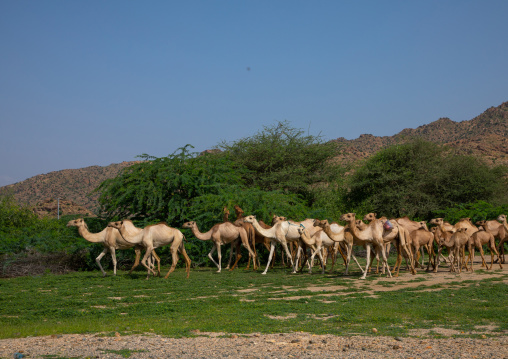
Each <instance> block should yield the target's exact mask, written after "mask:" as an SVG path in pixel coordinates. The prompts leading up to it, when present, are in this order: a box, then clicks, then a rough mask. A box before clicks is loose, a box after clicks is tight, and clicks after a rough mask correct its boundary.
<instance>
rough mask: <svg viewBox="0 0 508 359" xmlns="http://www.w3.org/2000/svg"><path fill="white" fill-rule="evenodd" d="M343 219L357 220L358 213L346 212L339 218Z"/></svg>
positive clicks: (348, 220)
mask: <svg viewBox="0 0 508 359" xmlns="http://www.w3.org/2000/svg"><path fill="white" fill-rule="evenodd" d="M339 219H340V220H341V221H345V222H348V223H351V222H354V221H356V213H345V214H343V215H342V216H340V218H339Z"/></svg>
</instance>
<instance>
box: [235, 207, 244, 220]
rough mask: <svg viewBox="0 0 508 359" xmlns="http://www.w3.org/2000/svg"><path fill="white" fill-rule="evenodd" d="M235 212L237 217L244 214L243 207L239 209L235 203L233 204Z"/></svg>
mask: <svg viewBox="0 0 508 359" xmlns="http://www.w3.org/2000/svg"><path fill="white" fill-rule="evenodd" d="M235 213H236V216H237V217H241V216H243V214H244V212H243V209H241V208H240V206H238V205H237V204H236V205H235Z"/></svg>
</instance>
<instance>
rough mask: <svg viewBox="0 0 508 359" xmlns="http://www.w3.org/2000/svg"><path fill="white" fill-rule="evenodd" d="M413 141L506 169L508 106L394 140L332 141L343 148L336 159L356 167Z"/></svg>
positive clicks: (365, 136) (440, 123)
mask: <svg viewBox="0 0 508 359" xmlns="http://www.w3.org/2000/svg"><path fill="white" fill-rule="evenodd" d="M415 138H422V139H424V140H426V141H431V142H435V143H437V144H441V145H447V146H449V147H451V148H453V149H454V150H455V151H457V153H460V154H467V155H476V156H480V157H483V158H484V159H485V160H486V161H487V162H488V163H490V164H493V165H498V164H504V165H508V102H504V103H502V104H501V105H500V106H498V107H491V108H489V109H488V110H486V111H485V112H484V113H482V114H481V115H479V116H477V117H475V118H473V119H472V120H469V121H462V122H454V121H452V120H450V119H449V118H440V119H439V120H437V121H434V122H432V123H429V124H428V125H423V126H420V127H418V128H416V129H412V128H406V129H404V130H402V131H401V132H399V133H398V134H396V135H393V136H383V137H378V136H373V135H370V134H363V135H360V137H358V138H357V139H354V140H346V139H345V138H338V139H336V140H335V141H336V142H337V143H339V144H341V145H342V151H341V155H340V156H339V158H338V159H339V160H340V161H341V162H346V163H355V162H357V161H358V160H362V159H365V158H368V157H370V156H371V155H372V154H374V153H375V152H377V151H379V150H380V149H382V148H384V147H387V146H391V145H394V144H398V143H403V142H405V141H408V140H411V139H415Z"/></svg>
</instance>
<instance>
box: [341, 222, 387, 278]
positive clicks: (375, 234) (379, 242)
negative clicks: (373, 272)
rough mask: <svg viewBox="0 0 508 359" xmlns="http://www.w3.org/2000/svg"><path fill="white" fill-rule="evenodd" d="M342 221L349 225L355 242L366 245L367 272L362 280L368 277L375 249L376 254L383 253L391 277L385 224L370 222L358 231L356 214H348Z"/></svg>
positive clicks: (385, 265)
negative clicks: (384, 231) (372, 249)
mask: <svg viewBox="0 0 508 359" xmlns="http://www.w3.org/2000/svg"><path fill="white" fill-rule="evenodd" d="M340 220H341V221H345V222H347V223H348V224H349V228H350V230H351V234H352V235H353V238H354V239H355V241H358V242H360V243H365V246H366V249H367V263H366V264H365V270H364V271H363V275H362V277H361V279H365V278H366V276H367V272H368V268H369V266H370V264H371V263H370V251H371V248H372V247H374V249H375V252H381V257H382V259H383V266H384V267H385V268H386V269H387V271H388V276H389V277H391V276H392V273H391V272H390V267H389V266H388V261H387V259H386V253H385V246H384V239H383V224H382V223H381V221H379V220H374V221H372V222H370V223H369V224H368V226H367V228H365V229H364V230H360V229H358V227H356V217H355V213H346V214H343V215H342V216H341V217H340Z"/></svg>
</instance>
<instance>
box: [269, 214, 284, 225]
mask: <svg viewBox="0 0 508 359" xmlns="http://www.w3.org/2000/svg"><path fill="white" fill-rule="evenodd" d="M285 221H287V218H286V217H283V216H277V215H276V214H274V215H273V217H272V226H273V225H275V223H277V222H285Z"/></svg>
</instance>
